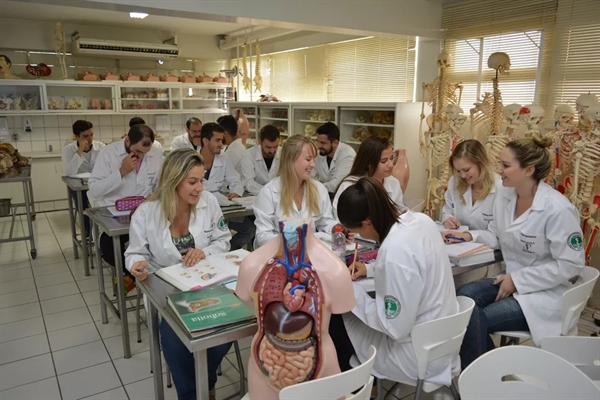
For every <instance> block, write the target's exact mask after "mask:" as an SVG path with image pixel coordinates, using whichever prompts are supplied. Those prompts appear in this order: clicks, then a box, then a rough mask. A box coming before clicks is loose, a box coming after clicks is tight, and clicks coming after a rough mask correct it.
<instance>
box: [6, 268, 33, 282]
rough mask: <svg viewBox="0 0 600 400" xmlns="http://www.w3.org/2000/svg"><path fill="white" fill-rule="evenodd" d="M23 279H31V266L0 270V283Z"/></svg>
mask: <svg viewBox="0 0 600 400" xmlns="http://www.w3.org/2000/svg"><path fill="white" fill-rule="evenodd" d="M23 279H33V274H32V273H31V268H19V269H16V270H13V271H3V270H0V282H2V283H7V282H14V281H20V280H23Z"/></svg>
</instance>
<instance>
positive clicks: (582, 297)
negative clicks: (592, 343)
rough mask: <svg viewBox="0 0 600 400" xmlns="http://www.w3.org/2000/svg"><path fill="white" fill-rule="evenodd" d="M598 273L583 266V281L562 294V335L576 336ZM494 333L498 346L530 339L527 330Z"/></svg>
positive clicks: (599, 273)
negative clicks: (582, 313)
mask: <svg viewBox="0 0 600 400" xmlns="http://www.w3.org/2000/svg"><path fill="white" fill-rule="evenodd" d="M598 275H600V271H598V270H597V269H596V268H593V267H583V272H582V274H581V278H582V280H583V282H582V283H581V284H580V285H578V286H576V287H574V288H572V289H569V290H567V291H566V292H565V293H564V294H563V298H562V310H561V316H562V318H561V319H562V329H561V333H560V334H561V335H562V336H577V321H578V320H579V316H580V315H581V312H582V311H583V308H584V307H585V305H586V303H587V301H588V298H589V297H590V293H592V290H593V289H594V285H595V284H596V281H597V280H598ZM494 334H496V335H500V337H501V339H500V346H504V345H506V344H509V343H511V342H513V343H515V344H519V339H531V333H530V332H529V331H500V332H494Z"/></svg>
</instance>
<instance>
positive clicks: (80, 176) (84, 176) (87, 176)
mask: <svg viewBox="0 0 600 400" xmlns="http://www.w3.org/2000/svg"><path fill="white" fill-rule="evenodd" d="M90 176H92V173H91V172H82V173H81V174H76V175H71V176H69V178H77V179H90Z"/></svg>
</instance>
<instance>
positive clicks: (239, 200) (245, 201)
mask: <svg viewBox="0 0 600 400" xmlns="http://www.w3.org/2000/svg"><path fill="white" fill-rule="evenodd" d="M255 200H256V196H244V197H236V198H234V199H231V201H232V202H233V203H235V204H238V205H240V206H244V207H246V208H252V205H253V204H254V201H255Z"/></svg>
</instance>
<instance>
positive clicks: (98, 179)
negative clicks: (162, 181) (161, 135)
mask: <svg viewBox="0 0 600 400" xmlns="http://www.w3.org/2000/svg"><path fill="white" fill-rule="evenodd" d="M125 157H127V151H126V150H125V139H122V140H119V141H118V142H114V143H111V144H109V145H107V146H105V147H104V148H103V149H102V150H101V151H100V153H99V154H98V158H97V160H96V164H95V165H94V169H93V170H92V176H90V179H89V181H88V187H89V194H90V195H91V197H93V198H94V199H95V203H94V205H95V206H96V207H105V206H112V205H114V204H115V201H117V200H118V199H122V198H123V197H129V196H144V197H148V196H149V195H150V194H152V193H153V192H154V191H155V190H156V187H157V186H158V178H159V171H160V167H161V165H162V159H163V156H162V153H161V152H160V151H159V150H158V149H157V148H156V147H153V146H152V147H151V148H150V151H149V152H147V153H146V154H144V158H143V159H142V165H141V166H140V170H139V172H135V171H131V172H130V173H128V174H127V175H125V176H124V177H122V178H121V173H120V172H119V168H121V163H122V161H123V159H124V158H125Z"/></svg>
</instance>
